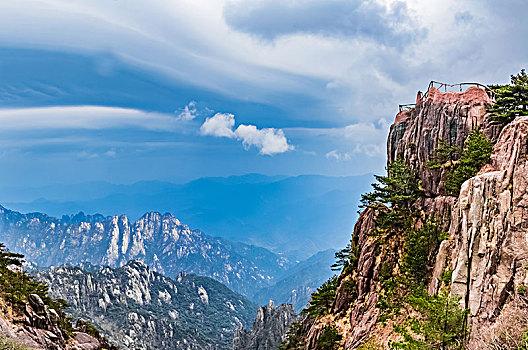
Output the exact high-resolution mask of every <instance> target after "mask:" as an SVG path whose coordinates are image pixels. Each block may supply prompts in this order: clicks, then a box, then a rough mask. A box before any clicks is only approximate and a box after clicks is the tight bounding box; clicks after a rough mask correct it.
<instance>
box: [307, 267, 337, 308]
mask: <svg viewBox="0 0 528 350" xmlns="http://www.w3.org/2000/svg"><path fill="white" fill-rule="evenodd" d="M336 289H337V276H334V277H332V278H330V279H329V280H328V281H326V282H325V283H323V285H322V286H321V287H319V288H318V289H317V291H315V292H314V293H313V294H312V299H310V304H309V305H308V307H307V308H306V309H305V310H306V312H307V313H308V314H309V315H310V316H313V317H320V316H324V315H326V314H327V313H328V312H330V310H331V307H332V304H333V303H334V299H335V294H336Z"/></svg>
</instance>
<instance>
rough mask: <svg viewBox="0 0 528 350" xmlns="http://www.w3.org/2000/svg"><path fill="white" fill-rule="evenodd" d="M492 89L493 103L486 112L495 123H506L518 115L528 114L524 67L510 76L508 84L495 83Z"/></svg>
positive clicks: (526, 82) (527, 78)
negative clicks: (493, 94)
mask: <svg viewBox="0 0 528 350" xmlns="http://www.w3.org/2000/svg"><path fill="white" fill-rule="evenodd" d="M492 89H493V91H494V93H495V103H494V104H493V106H492V107H491V108H490V109H488V112H489V113H490V115H491V118H492V119H493V120H494V121H495V122H496V123H499V124H506V123H509V122H511V121H512V120H513V119H515V118H516V117H518V116H522V115H528V75H527V74H526V71H525V70H524V69H523V70H521V72H520V73H519V74H517V75H512V76H511V83H510V84H509V85H495V86H492Z"/></svg>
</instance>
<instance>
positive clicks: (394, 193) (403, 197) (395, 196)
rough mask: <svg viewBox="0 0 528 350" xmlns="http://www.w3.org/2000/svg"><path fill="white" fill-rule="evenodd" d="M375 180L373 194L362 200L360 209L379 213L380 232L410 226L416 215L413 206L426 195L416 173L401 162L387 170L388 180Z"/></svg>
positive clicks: (380, 177) (377, 224)
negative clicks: (413, 216)
mask: <svg viewBox="0 0 528 350" xmlns="http://www.w3.org/2000/svg"><path fill="white" fill-rule="evenodd" d="M374 177H375V178H376V180H377V181H378V182H377V183H374V184H372V188H373V191H372V192H369V193H366V194H363V195H362V196H361V206H360V207H362V208H372V209H374V210H376V211H377V212H378V215H377V217H376V226H377V228H380V229H393V228H395V227H397V226H402V225H408V224H409V222H408V221H409V220H408V219H410V218H411V216H412V212H413V211H412V204H413V203H414V202H415V201H416V200H417V199H418V198H420V197H422V196H423V195H424V193H423V190H422V188H421V184H420V180H418V175H417V171H416V170H414V169H411V168H410V167H409V166H408V165H407V163H406V162H405V161H404V160H402V159H398V160H395V161H394V162H392V163H391V164H389V166H388V167H387V176H381V175H374ZM389 208H390V209H391V210H388V209H389Z"/></svg>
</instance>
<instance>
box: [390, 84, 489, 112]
mask: <svg viewBox="0 0 528 350" xmlns="http://www.w3.org/2000/svg"><path fill="white" fill-rule="evenodd" d="M471 86H476V87H478V88H480V89H483V90H484V91H486V94H487V95H488V96H489V98H491V99H492V100H495V93H494V92H493V90H492V89H491V88H490V87H489V86H487V85H484V84H480V83H457V84H447V83H441V82H439V81H434V80H431V81H430V82H429V86H428V87H427V91H426V92H425V93H424V94H423V95H422V100H425V99H427V96H428V95H429V90H431V88H433V87H434V88H436V89H437V90H439V91H441V90H442V89H443V90H444V92H447V91H456V90H454V89H453V88H458V91H459V92H463V91H465V90H464V87H471ZM466 90H467V88H466ZM415 106H416V103H408V104H404V105H399V106H398V107H399V111H400V112H401V111H408V110H410V109H413V108H414V107H415Z"/></svg>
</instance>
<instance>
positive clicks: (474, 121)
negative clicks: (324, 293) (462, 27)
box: [300, 87, 528, 349]
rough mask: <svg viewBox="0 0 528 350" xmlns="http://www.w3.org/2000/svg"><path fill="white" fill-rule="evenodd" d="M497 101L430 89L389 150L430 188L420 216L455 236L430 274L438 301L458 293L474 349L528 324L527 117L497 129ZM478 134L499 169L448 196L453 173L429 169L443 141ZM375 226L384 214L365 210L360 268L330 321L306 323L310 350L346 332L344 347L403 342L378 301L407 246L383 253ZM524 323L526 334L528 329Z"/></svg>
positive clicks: (400, 121)
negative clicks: (493, 112)
mask: <svg viewBox="0 0 528 350" xmlns="http://www.w3.org/2000/svg"><path fill="white" fill-rule="evenodd" d="M492 103H493V101H492V100H491V99H490V97H489V96H488V94H487V93H486V91H485V90H483V89H480V88H477V87H472V88H469V89H468V90H467V91H465V92H445V93H442V92H440V91H438V90H436V89H435V88H431V89H430V90H429V92H428V94H427V97H426V98H425V99H423V100H419V101H417V104H416V106H415V107H414V108H411V109H410V110H408V111H402V112H400V113H399V114H398V115H397V116H396V120H395V122H394V124H393V125H392V126H391V129H390V134H389V137H388V142H387V146H388V147H387V154H388V161H389V163H390V162H393V161H395V160H397V159H403V160H405V161H406V162H407V163H408V164H409V165H410V166H411V168H413V169H415V170H417V176H418V178H419V179H420V180H421V184H422V187H423V191H424V193H425V196H424V197H423V198H421V199H419V200H417V201H416V202H415V203H414V204H413V208H414V210H415V211H416V212H418V213H421V214H420V215H421V216H422V217H424V218H427V217H434V218H436V220H437V222H438V223H439V225H440V226H441V228H442V229H443V230H445V231H446V232H447V233H448V237H447V239H445V240H444V241H443V242H442V243H441V244H440V247H439V249H438V251H437V253H436V255H435V256H434V259H433V261H434V263H433V264H432V266H423V268H424V269H425V270H426V271H428V272H427V274H428V276H429V285H428V293H429V294H431V295H434V294H435V293H437V292H438V291H439V288H440V285H441V284H442V283H447V285H448V290H449V291H450V295H451V296H452V297H457V296H458V297H460V307H461V308H467V309H468V310H469V317H468V318H467V326H468V335H467V336H466V338H465V344H466V346H467V347H468V348H469V349H475V348H487V347H488V345H489V342H490V341H491V340H490V339H491V338H492V337H493V336H496V334H499V333H500V332H501V329H500V328H501V327H503V328H504V327H506V326H505V325H507V324H509V323H511V322H512V319H514V318H515V317H514V315H516V314H518V315H521V316H519V317H517V319H521V318H522V317H524V318H523V319H526V318H525V316H526V314H527V313H526V305H527V303H526V300H525V295H526V290H527V288H526V285H527V284H528V272H527V271H528V270H527V268H528V261H527V259H528V241H527V240H528V236H527V235H526V232H528V231H527V229H528V212H527V209H526V208H527V203H528V202H527V200H528V197H527V196H528V194H527V193H528V192H527V180H526V179H527V175H528V174H527V173H526V172H527V171H528V118H527V117H518V118H516V119H515V120H514V121H513V122H511V123H509V124H508V125H506V126H503V125H500V126H499V125H495V124H493V123H491V121H490V117H489V116H488V114H487V113H486V110H487V108H489V107H490V106H491V105H492ZM475 128H479V129H480V130H481V131H482V132H483V134H484V135H485V136H486V137H487V138H488V139H490V140H492V141H493V142H494V143H495V145H494V147H493V152H492V155H491V161H490V164H487V165H485V166H484V167H483V168H482V169H481V170H480V172H479V173H478V174H477V175H476V176H474V177H471V178H469V179H468V180H466V181H465V182H464V183H463V185H462V188H461V190H460V194H459V195H458V196H447V195H445V191H444V190H443V188H442V186H443V181H442V180H443V179H445V176H446V173H445V172H446V170H445V168H444V167H440V168H437V169H430V168H428V167H427V166H426V163H427V162H428V161H430V160H432V159H433V158H434V153H435V149H436V148H437V147H438V146H439V143H440V140H443V141H444V142H445V143H446V144H448V145H450V146H457V147H460V148H462V147H463V146H464V142H465V140H466V138H467V136H468V135H469V133H470V132H471V130H473V129H475ZM420 222H422V223H423V220H422V221H419V222H418V224H417V225H418V226H420V225H421V224H420ZM376 225H377V223H376V211H375V210H372V209H366V210H364V211H363V212H362V213H361V215H360V217H359V219H358V222H357V223H356V225H355V228H354V233H353V236H352V241H353V244H354V245H355V247H357V249H358V250H357V260H356V261H355V264H354V265H353V266H352V268H351V269H346V271H343V272H342V274H341V275H340V277H339V280H338V287H337V290H336V297H335V300H334V302H333V305H332V307H331V311H330V313H329V314H327V315H326V316H324V317H319V318H313V317H312V318H308V319H306V320H305V321H304V322H303V324H302V325H301V329H303V330H302V332H301V333H302V334H301V336H300V339H302V343H303V344H304V348H306V349H314V348H317V347H318V345H317V344H318V340H319V339H320V338H321V337H322V334H323V333H324V332H323V330H324V329H327V328H328V327H333V328H335V329H337V332H338V333H339V335H340V338H339V339H340V340H337V339H338V338H336V343H337V344H340V345H341V346H343V347H344V348H346V349H354V348H358V347H360V346H362V344H364V343H365V342H366V341H369V340H370V341H375V342H376V343H377V344H379V346H382V347H386V346H388V344H389V343H390V342H391V341H399V340H401V339H402V338H401V335H400V334H399V333H398V332H396V331H395V328H394V326H395V325H398V324H401V322H402V316H398V317H392V318H390V319H388V320H387V319H384V321H383V322H381V320H380V316H381V314H382V311H381V310H380V300H379V299H380V291H381V283H382V282H381V281H382V279H383V277H382V275H383V274H386V271H382V270H383V268H384V263H385V262H386V261H395V260H396V261H397V260H398V259H400V256H401V254H402V250H401V249H402V247H401V244H400V242H401V239H402V238H401V237H394V236H390V235H389V236H387V240H386V241H385V242H384V243H383V246H381V245H380V242H379V241H378V240H377V239H376V237H374V236H373V235H372V232H373V231H374V229H375V228H376ZM446 272H449V273H447V274H446ZM391 273H398V271H397V270H392V271H391ZM446 276H447V277H446ZM350 286H354V287H353V288H351V287H350ZM505 310H506V311H505ZM512 315H513V316H512ZM515 324H516V326H514V328H515V327H517V328H518V329H517V330H516V332H517V333H519V332H521V333H522V332H524V331H526V329H528V325H526V324H523V325H522V326H519V324H520V323H515ZM522 327H524V328H522ZM490 329H491V330H493V332H491V331H490ZM491 333H493V334H495V335H493V336H491V335H490V334H491ZM490 337H491V338H490ZM488 348H491V347H488ZM515 348H516V347H515Z"/></svg>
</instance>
